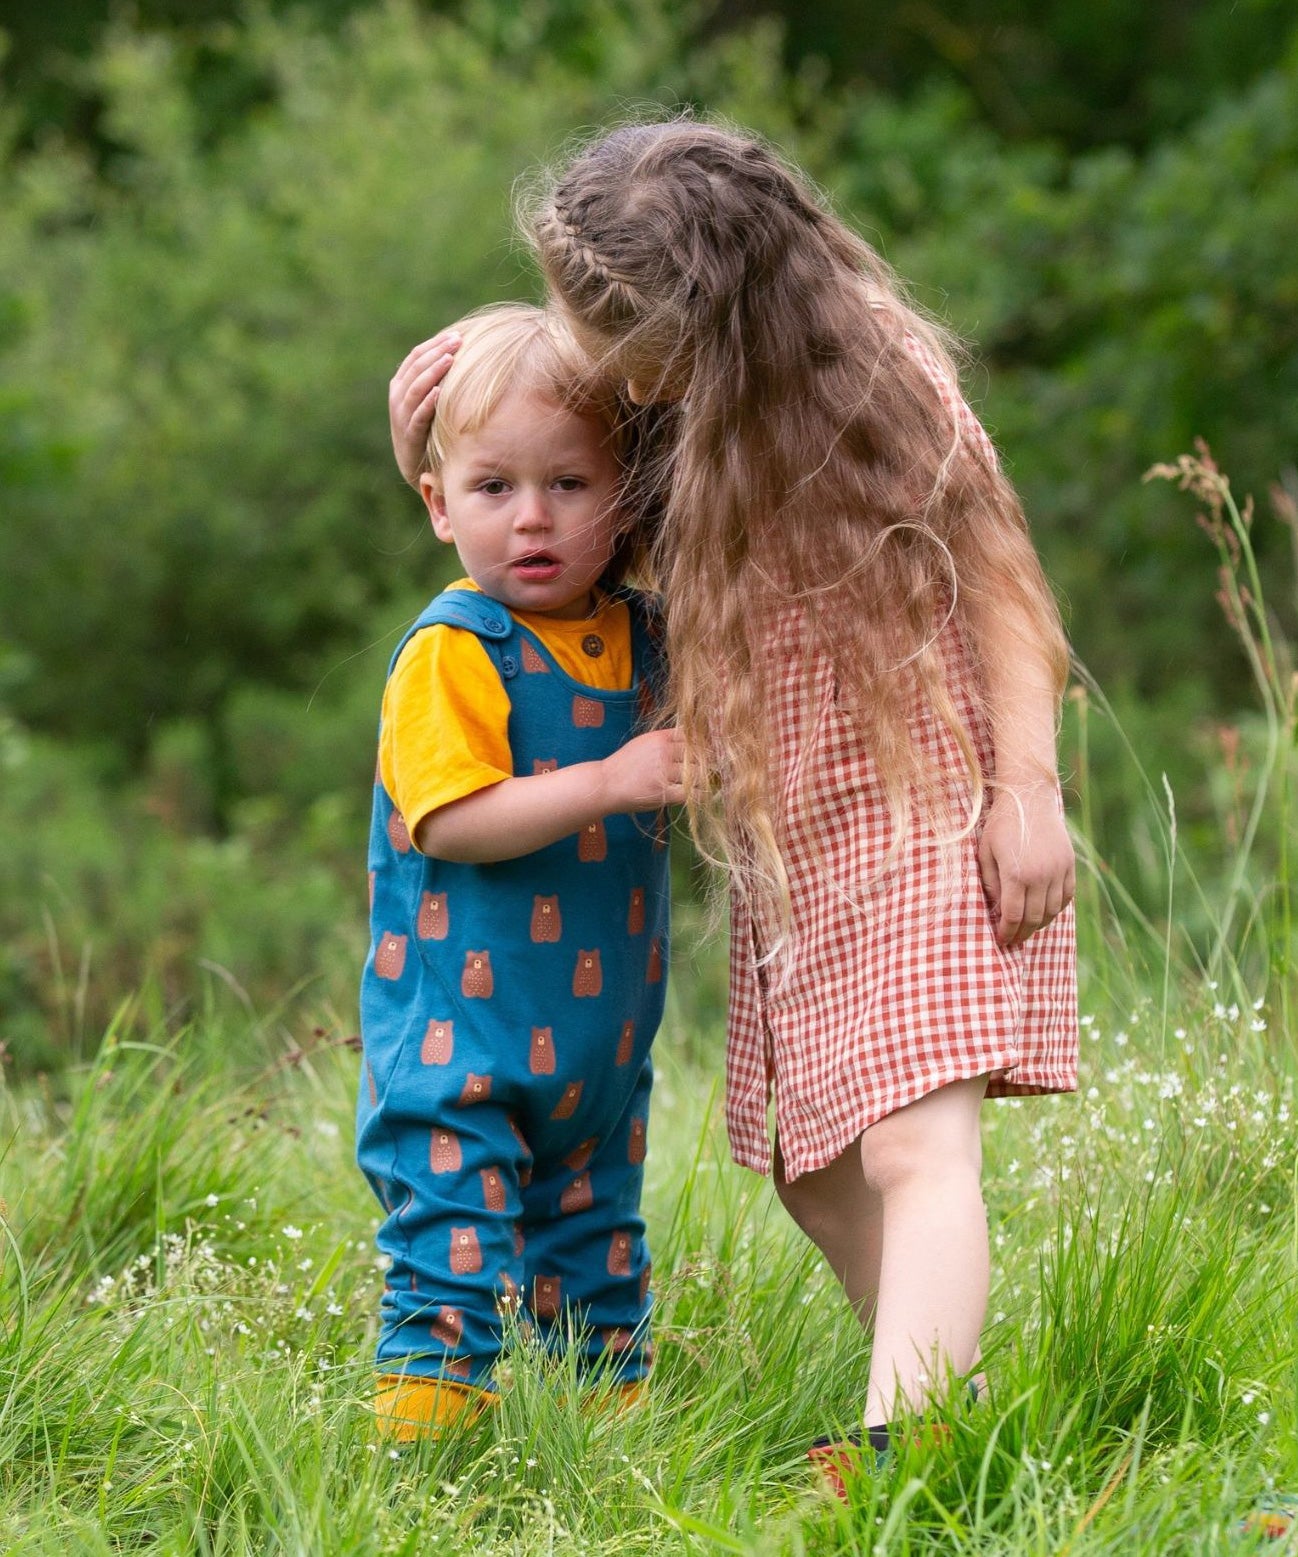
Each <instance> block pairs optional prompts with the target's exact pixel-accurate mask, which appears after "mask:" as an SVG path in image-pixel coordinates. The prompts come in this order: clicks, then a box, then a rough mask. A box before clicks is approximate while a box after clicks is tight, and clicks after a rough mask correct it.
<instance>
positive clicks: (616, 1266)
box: [608, 1232, 631, 1276]
mask: <svg viewBox="0 0 1298 1557" xmlns="http://www.w3.org/2000/svg"><path fill="white" fill-rule="evenodd" d="M608 1273H609V1275H610V1276H629V1275H630V1274H631V1234H630V1233H628V1232H618V1233H614V1234H613V1236H612V1238H611V1239H610V1240H609V1245H608Z"/></svg>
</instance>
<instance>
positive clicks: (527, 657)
mask: <svg viewBox="0 0 1298 1557" xmlns="http://www.w3.org/2000/svg"><path fill="white" fill-rule="evenodd" d="M523 669H524V670H525V671H527V673H528V674H529V675H532V676H536V675H540V674H542V673H543V672H548V671H549V669H550V667H549V666H548V665H547V664H546V663H545V661H544V660H543V659H542V658H541V656H540V655H539V654H538V653H537V652H536V650H535V649H534V648H533V647H532V645H531V644H530V643H529V642H528V641H527V639H526V638H524V639H523Z"/></svg>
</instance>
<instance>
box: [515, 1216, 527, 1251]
mask: <svg viewBox="0 0 1298 1557" xmlns="http://www.w3.org/2000/svg"><path fill="white" fill-rule="evenodd" d="M526 1248H527V1239H526V1238H524V1237H523V1224H522V1223H521V1222H515V1223H514V1258H515V1259H516V1260H521V1259H522V1258H523V1252H524V1250H525V1249H526Z"/></svg>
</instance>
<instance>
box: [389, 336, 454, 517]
mask: <svg viewBox="0 0 1298 1557" xmlns="http://www.w3.org/2000/svg"><path fill="white" fill-rule="evenodd" d="M459 347H460V337H459V335H457V334H456V332H455V331H454V330H441V331H439V332H438V334H436V335H434V336H432V337H431V338H430V339H428V340H426V341H420V343H419V345H418V346H416V347H415V348H414V350H413V351H411V352H409V353H408V354H407V356H406V358H405V360H404V361H403V362H402V364H401V366H400V367H399V368H398V369H397V371H396V372H395V373H394V374H393V375H392V379H391V382H390V383H389V384H388V422H389V425H390V426H391V429H392V452H393V453H394V454H395V455H396V457H397V468H398V469H399V470H400V471H401V474H402V475H403V476H404V477H405V478H406V480H407V481H408V482H409V483H410V485H411V486H412V487H417V486H418V485H419V475H420V472H421V471H422V470H423V468H424V450H425V448H426V446H427V443H428V429H429V428H430V427H431V426H432V425H433V417H434V416H435V415H436V412H437V397H438V396H439V395H440V394H441V392H442V380H443V379H444V378H445V377H446V370H447V369H448V368H449V367H450V365H451V363H452V362H453V361H454V360H455V353H456V352H457V351H458V350H459Z"/></svg>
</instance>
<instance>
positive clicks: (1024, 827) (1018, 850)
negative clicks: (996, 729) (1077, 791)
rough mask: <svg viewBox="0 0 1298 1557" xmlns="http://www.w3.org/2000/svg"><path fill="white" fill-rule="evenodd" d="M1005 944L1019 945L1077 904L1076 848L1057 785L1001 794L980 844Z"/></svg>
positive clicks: (1000, 936)
mask: <svg viewBox="0 0 1298 1557" xmlns="http://www.w3.org/2000/svg"><path fill="white" fill-rule="evenodd" d="M978 867H979V870H980V871H981V873H982V881H983V888H984V890H985V891H986V893H987V897H988V900H989V901H990V903H991V905H992V911H993V913H994V915H995V918H996V939H997V940H998V941H999V942H1000V943H1001V945H1002V946H1020V945H1022V943H1023V942H1024V941H1026V940H1027V938H1028V937H1029V936H1030V935H1035V934H1036V932H1037V931H1038V930H1040V929H1042V928H1043V927H1044V926H1045V925H1048V924H1049V923H1050V921H1051V920H1052V919H1053V918H1055V916H1056V915H1057V914H1060V913H1062V912H1063V910H1064V908H1065V907H1066V906H1067V905H1068V904H1069V903H1071V902H1072V900H1073V893H1074V891H1075V890H1076V887H1077V872H1076V862H1075V860H1074V856H1073V845H1072V842H1071V841H1070V839H1069V837H1068V829H1067V828H1066V827H1065V825H1064V818H1063V813H1062V811H1061V810H1060V806H1059V797H1058V794H1057V792H1056V791H1055V788H1054V786H1053V785H1052V784H1046V783H1041V784H1034V785H1032V786H1030V787H1028V788H1027V789H1013V788H1010V789H1001V790H997V792H996V795H995V798H994V799H993V800H992V806H991V810H990V812H989V813H988V816H987V825H986V826H985V827H984V829H983V835H982V841H981V843H980V844H979V846H978Z"/></svg>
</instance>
